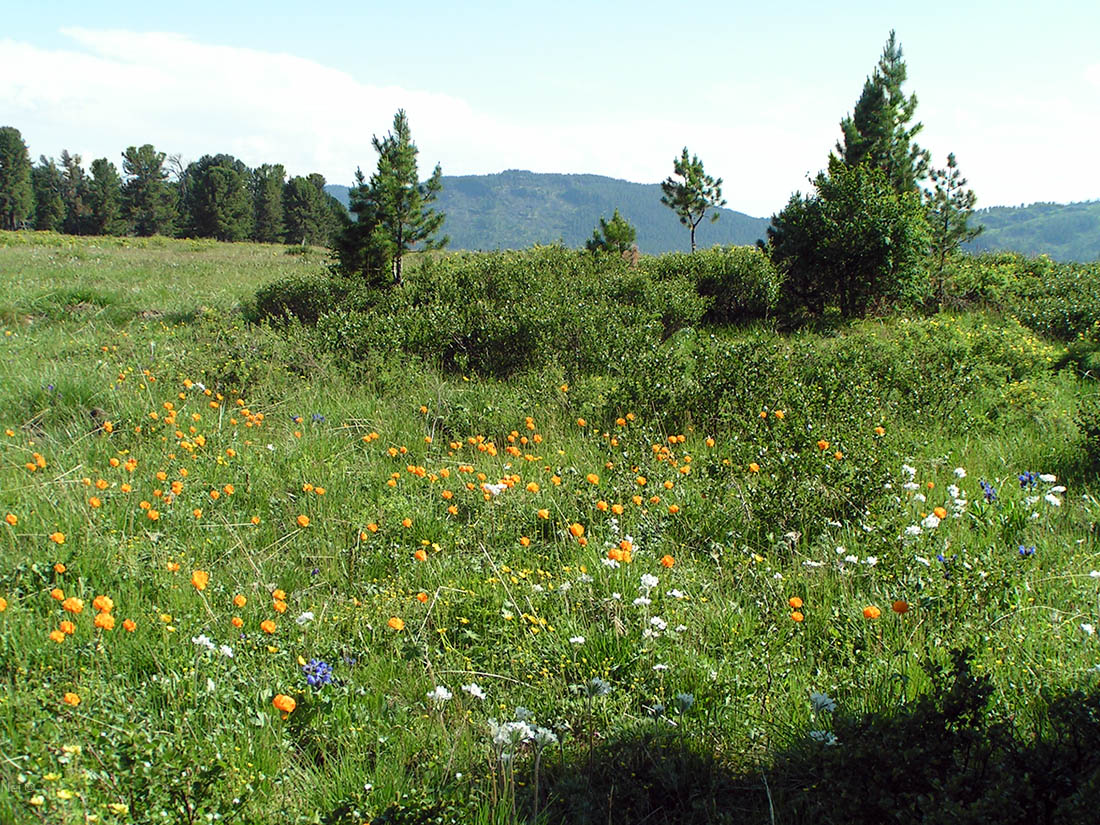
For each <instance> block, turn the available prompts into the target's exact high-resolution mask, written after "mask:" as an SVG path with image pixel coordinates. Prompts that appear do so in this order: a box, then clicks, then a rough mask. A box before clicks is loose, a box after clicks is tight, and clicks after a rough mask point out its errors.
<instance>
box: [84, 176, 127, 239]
mask: <svg viewBox="0 0 1100 825" xmlns="http://www.w3.org/2000/svg"><path fill="white" fill-rule="evenodd" d="M88 208H89V209H90V210H91V214H90V216H89V218H88V224H89V230H88V231H89V232H91V234H93V235H122V234H124V233H125V231H126V224H125V222H124V221H123V220H122V178H120V177H119V176H118V169H116V168H115V165H114V164H113V163H111V162H110V161H109V160H107V158H96V159H95V160H93V161H92V177H91V180H89V181H88Z"/></svg>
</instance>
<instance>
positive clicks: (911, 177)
mask: <svg viewBox="0 0 1100 825" xmlns="http://www.w3.org/2000/svg"><path fill="white" fill-rule="evenodd" d="M905 78H906V68H905V60H904V59H903V57H902V52H901V45H900V44H899V43H898V42H897V38H896V36H895V34H894V31H893V30H891V31H890V39H889V40H887V41H886V46H885V48H883V50H882V57H880V58H879V61H878V65H877V66H875V70H874V72H873V73H872V74H871V76H870V77H868V78H867V80H866V82H864V84H863V93H862V94H861V95H860V97H859V100H858V101H856V106H855V109H854V110H853V111H852V114H851V115H850V116H848V117H845V118H844V119H843V120H842V121H840V129H841V131H842V132H843V138H842V140H841V141H840V142H839V143H837V145H836V151H837V153H838V155H839V157H840V160H841V161H843V162H844V165H845V166H848V167H849V168H851V167H854V166H857V165H859V164H860V163H866V164H867V165H869V166H871V167H872V168H874V169H881V170H882V171H883V172H884V173H886V179H887V180H888V181H889V182H890V185H891V186H893V187H894V191H896V192H897V193H898V194H902V193H904V192H917V191H919V184H920V181H922V180H924V178H925V177H926V176H927V174H928V161H929V153H928V152H927V151H926V150H925V149H922V148H921V147H920V146H918V145H917V144H916V143H915V142H914V141H913V138H914V137H916V135H917V134H918V133H919V132H920V130H921V129H922V128H923V126H922V124H920V123H917V124H915V125H913V126H910V125H909V122H910V121H911V120H912V119H913V113H914V112H915V111H916V108H917V96H916V95H915V94H914V95H909V96H908V97H906V96H905V93H904V92H903V91H902V88H901V86H902V84H903V83H904V82H905Z"/></svg>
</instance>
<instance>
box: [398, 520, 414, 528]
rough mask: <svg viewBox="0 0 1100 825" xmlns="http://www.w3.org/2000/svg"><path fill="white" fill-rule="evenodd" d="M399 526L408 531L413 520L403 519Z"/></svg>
mask: <svg viewBox="0 0 1100 825" xmlns="http://www.w3.org/2000/svg"><path fill="white" fill-rule="evenodd" d="M401 526H402V527H404V528H405V529H408V528H409V527H412V526H413V520H412V519H411V518H403V519H401Z"/></svg>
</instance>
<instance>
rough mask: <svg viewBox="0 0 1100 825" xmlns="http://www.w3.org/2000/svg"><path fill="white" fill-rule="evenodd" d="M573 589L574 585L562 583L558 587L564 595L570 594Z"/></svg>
mask: <svg viewBox="0 0 1100 825" xmlns="http://www.w3.org/2000/svg"><path fill="white" fill-rule="evenodd" d="M572 589H573V585H572V584H570V583H569V582H562V583H561V584H560V585H558V590H559V591H560V592H562V593H568V592H569V591H570V590H572Z"/></svg>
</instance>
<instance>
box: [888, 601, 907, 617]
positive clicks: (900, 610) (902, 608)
mask: <svg viewBox="0 0 1100 825" xmlns="http://www.w3.org/2000/svg"><path fill="white" fill-rule="evenodd" d="M890 609H891V610H893V611H894V612H895V613H897V614H898V615H899V616H901V615H903V614H905V613H908V612H909V602H907V601H905V600H904V599H898V600H897V601H896V602H894V603H893V604H892V605H890Z"/></svg>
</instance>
